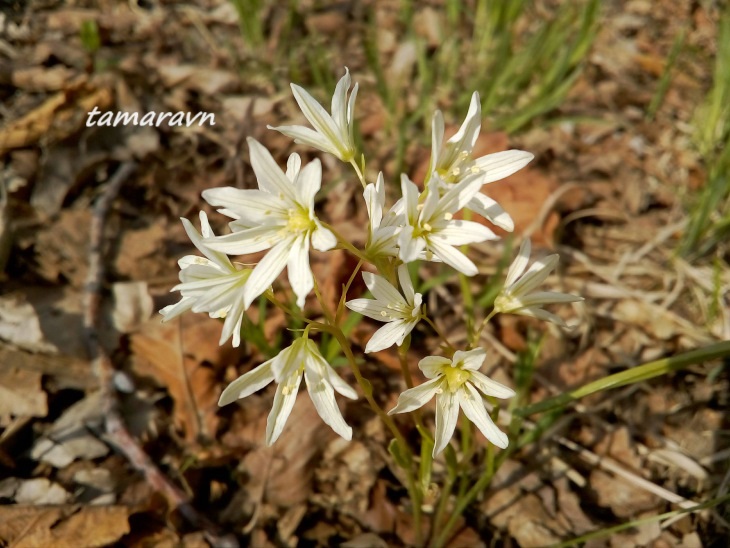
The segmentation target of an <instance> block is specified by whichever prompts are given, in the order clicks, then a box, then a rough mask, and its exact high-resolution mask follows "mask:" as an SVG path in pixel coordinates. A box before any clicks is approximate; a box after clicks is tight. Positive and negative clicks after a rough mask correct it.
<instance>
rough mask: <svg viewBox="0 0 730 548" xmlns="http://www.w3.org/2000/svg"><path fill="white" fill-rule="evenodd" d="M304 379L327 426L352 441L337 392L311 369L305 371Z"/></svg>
mask: <svg viewBox="0 0 730 548" xmlns="http://www.w3.org/2000/svg"><path fill="white" fill-rule="evenodd" d="M304 378H305V380H306V382H307V392H309V397H310V398H311V399H312V403H313V404H314V407H315V409H316V410H317V413H318V414H319V416H320V417H322V420H323V421H324V423H325V424H327V425H329V426H330V427H331V428H332V430H334V431H335V432H337V434H339V435H340V436H342V437H343V438H345V439H346V440H348V441H349V440H351V439H352V428H351V427H349V426H348V425H347V423H346V422H345V419H344V418H343V417H342V413H341V412H340V408H339V407H337V401H336V400H335V391H334V389H333V388H332V386H331V385H330V384H329V382H327V379H325V378H324V377H320V376H318V375H316V374H315V373H314V371H312V370H311V369H309V368H306V369H305V370H304Z"/></svg>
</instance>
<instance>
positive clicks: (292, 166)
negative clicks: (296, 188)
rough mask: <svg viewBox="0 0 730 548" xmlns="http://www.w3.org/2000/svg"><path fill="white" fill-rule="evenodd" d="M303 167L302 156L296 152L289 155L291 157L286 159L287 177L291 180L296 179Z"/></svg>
mask: <svg viewBox="0 0 730 548" xmlns="http://www.w3.org/2000/svg"><path fill="white" fill-rule="evenodd" d="M301 169H302V157H301V156H299V154H297V153H296V152H293V153H292V154H290V155H289V159H288V160H287V161H286V178H287V179H289V180H290V181H294V180H295V179H296V178H297V175H298V174H299V171H300V170H301Z"/></svg>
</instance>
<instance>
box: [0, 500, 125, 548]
mask: <svg viewBox="0 0 730 548" xmlns="http://www.w3.org/2000/svg"><path fill="white" fill-rule="evenodd" d="M130 513H131V509H130V508H128V507H126V506H78V505H70V506H58V507H43V506H5V507H2V508H0V538H1V539H3V540H4V541H5V542H8V543H10V544H11V545H12V546H13V547H14V548H36V547H37V548H47V547H49V546H53V547H54V548H78V547H79V546H84V547H88V548H92V547H96V546H106V545H109V544H112V543H115V542H117V541H118V540H119V539H120V538H121V537H122V536H123V535H125V534H127V533H129V530H130V528H129V520H128V518H129V514H130Z"/></svg>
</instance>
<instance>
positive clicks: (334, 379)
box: [306, 339, 357, 400]
mask: <svg viewBox="0 0 730 548" xmlns="http://www.w3.org/2000/svg"><path fill="white" fill-rule="evenodd" d="M306 352H307V354H308V355H307V358H306V363H307V364H309V365H310V366H315V368H316V369H318V370H319V371H320V375H322V376H326V377H327V379H328V380H329V383H330V384H331V385H332V388H334V389H335V391H337V392H339V393H340V394H342V395H343V396H345V397H346V398H350V399H351V400H356V399H357V392H355V390H354V389H353V388H352V387H351V386H350V385H349V384H347V383H346V382H345V381H343V380H342V378H340V376H339V375H338V374H337V371H335V369H334V368H333V367H332V366H331V365H330V364H328V363H327V360H325V359H324V357H323V356H322V354H321V353H320V351H319V348H318V347H317V345H316V344H315V343H314V341H312V340H311V339H307V341H306Z"/></svg>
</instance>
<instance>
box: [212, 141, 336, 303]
mask: <svg viewBox="0 0 730 548" xmlns="http://www.w3.org/2000/svg"><path fill="white" fill-rule="evenodd" d="M248 145H249V149H250V151H251V165H252V166H253V170H254V173H255V174H256V179H257V180H258V184H259V190H241V189H237V188H232V187H226V188H214V189H209V190H205V191H203V198H205V200H206V201H207V202H208V203H209V204H211V205H213V206H217V207H222V208H223V209H221V210H220V211H221V213H224V214H225V215H228V216H229V217H233V218H234V219H236V220H235V221H233V222H231V223H230V226H231V229H232V230H233V232H232V233H231V234H227V235H225V236H218V237H216V238H206V239H205V240H204V243H205V245H206V246H207V247H209V248H210V249H214V250H216V251H221V252H224V253H227V254H229V255H244V254H247V253H255V252H257V251H262V250H264V249H269V248H271V251H269V253H268V254H267V255H266V256H265V257H264V258H263V259H262V260H261V262H260V263H259V264H258V265H256V268H254V269H253V272H252V273H251V277H250V278H249V279H248V282H247V283H246V286H245V288H244V290H243V300H244V303H243V304H244V308H248V307H249V306H250V305H251V303H252V302H253V301H254V300H255V299H256V298H257V297H258V296H259V295H261V294H262V293H263V292H264V291H266V289H267V288H268V287H269V286H270V285H271V284H272V282H273V281H274V280H275V279H276V277H277V276H278V275H279V274H280V273H281V271H282V270H284V267H285V266H286V267H288V270H289V283H290V284H291V286H292V289H293V290H294V293H296V295H297V305H298V306H299V307H300V308H301V307H303V306H304V301H305V299H306V297H307V294H308V293H309V292H310V291H311V290H312V287H313V286H314V281H313V278H312V270H311V268H310V266H309V244H310V240H311V244H312V247H314V248H315V249H317V250H319V251H327V250H329V249H332V248H333V247H334V246H335V245H337V239H336V238H335V236H334V234H332V232H331V231H329V230H328V229H326V228H324V227H323V226H322V225H321V223H320V222H319V219H317V217H316V216H315V214H314V196H315V194H317V191H318V190H319V188H320V185H321V183H322V166H321V164H320V163H319V160H314V161H313V162H310V163H309V164H307V165H306V166H305V167H304V168H302V167H301V159H300V158H299V155H298V154H292V155H291V156H290V157H289V161H288V163H287V171H286V174H284V172H283V171H281V169H280V168H279V166H278V165H277V164H276V162H275V161H274V159H273V158H272V157H271V154H269V151H268V150H266V148H264V147H263V145H261V143H259V142H258V141H256V140H255V139H251V138H249V139H248Z"/></svg>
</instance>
